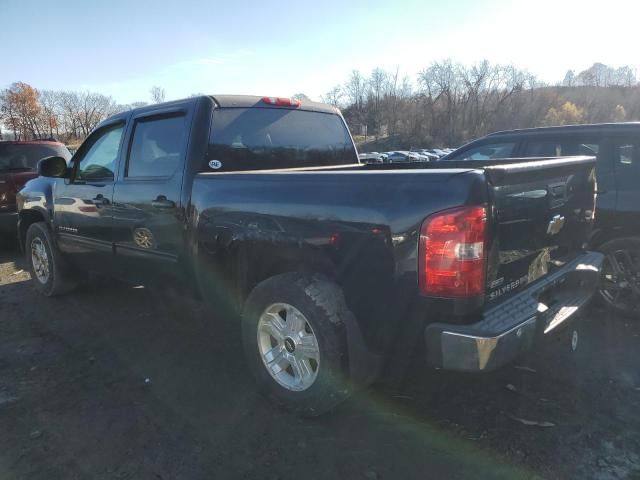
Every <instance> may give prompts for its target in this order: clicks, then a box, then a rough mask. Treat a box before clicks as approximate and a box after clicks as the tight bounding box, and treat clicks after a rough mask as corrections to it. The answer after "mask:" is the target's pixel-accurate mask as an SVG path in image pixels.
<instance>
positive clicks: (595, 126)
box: [485, 122, 640, 138]
mask: <svg viewBox="0 0 640 480" xmlns="http://www.w3.org/2000/svg"><path fill="white" fill-rule="evenodd" d="M625 130H626V131H629V130H633V131H637V130H640V122H619V123H591V124H585V125H562V126H556V127H535V128H520V129H515V130H502V131H499V132H493V133H490V134H488V135H487V136H486V137H485V138H487V137H493V136H498V135H521V134H546V133H584V132H595V131H597V132H619V131H625Z"/></svg>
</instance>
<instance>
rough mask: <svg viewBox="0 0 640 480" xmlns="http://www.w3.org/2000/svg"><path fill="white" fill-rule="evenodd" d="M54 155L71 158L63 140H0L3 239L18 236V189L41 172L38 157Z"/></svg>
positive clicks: (0, 239) (0, 238) (0, 230)
mask: <svg viewBox="0 0 640 480" xmlns="http://www.w3.org/2000/svg"><path fill="white" fill-rule="evenodd" d="M51 156H58V157H62V158H64V159H65V160H67V161H68V160H69V159H70V158H71V154H70V153H69V150H67V148H66V147H65V146H64V144H62V143H60V142H57V141H55V140H32V141H23V142H16V141H3V142H2V141H0V243H10V242H13V241H14V239H15V238H16V232H17V230H16V226H17V219H18V214H17V211H16V193H17V192H18V191H19V190H20V189H21V188H22V187H23V186H24V184H25V183H26V182H27V181H29V180H31V179H32V178H35V177H37V176H38V174H37V171H36V167H37V166H38V161H39V160H40V159H41V158H44V157H51Z"/></svg>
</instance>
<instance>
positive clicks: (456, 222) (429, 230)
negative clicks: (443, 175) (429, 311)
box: [418, 206, 487, 298]
mask: <svg viewBox="0 0 640 480" xmlns="http://www.w3.org/2000/svg"><path fill="white" fill-rule="evenodd" d="M486 226H487V209H486V207H484V206H473V207H462V208H454V209H451V210H445V211H443V212H440V213H437V214H435V215H432V216H431V217H429V218H427V219H426V220H425V221H424V223H423V224H422V228H421V230H420V247H419V253H418V255H419V280H418V283H419V286H420V292H421V293H422V294H423V295H429V296H435V297H456V298H459V297H473V296H478V295H483V294H484V291H485V279H486V250H487V249H486Z"/></svg>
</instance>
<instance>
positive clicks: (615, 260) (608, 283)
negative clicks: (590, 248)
mask: <svg viewBox="0 0 640 480" xmlns="http://www.w3.org/2000/svg"><path fill="white" fill-rule="evenodd" d="M599 250H600V251H601V252H602V253H603V254H604V255H605V260H604V263H603V265H602V277H601V285H600V290H599V295H600V299H601V300H602V301H603V303H604V304H605V306H607V307H608V308H609V309H610V310H612V311H613V312H615V313H618V314H621V315H625V316H634V317H636V318H638V316H639V315H640V239H639V238H619V239H615V240H611V241H609V242H607V243H605V244H604V245H602V247H601V248H599Z"/></svg>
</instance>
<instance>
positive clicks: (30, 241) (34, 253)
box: [25, 222, 76, 297]
mask: <svg viewBox="0 0 640 480" xmlns="http://www.w3.org/2000/svg"><path fill="white" fill-rule="evenodd" d="M25 254H26V257H27V258H26V260H27V265H29V270H30V273H31V279H32V281H33V284H34V286H35V288H36V289H37V290H38V291H39V292H40V293H42V294H43V295H46V296H47V297H53V296H56V295H62V294H64V293H67V292H69V291H71V290H73V288H74V287H75V286H76V282H75V281H74V279H73V276H72V275H71V272H70V271H69V269H68V267H67V265H66V264H65V262H64V259H63V258H61V256H60V253H59V252H58V250H57V249H56V248H55V246H54V244H53V242H52V240H51V233H50V232H49V228H48V227H47V224H46V223H44V222H36V223H33V224H31V225H30V226H29V229H28V230H27V235H26V242H25Z"/></svg>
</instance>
